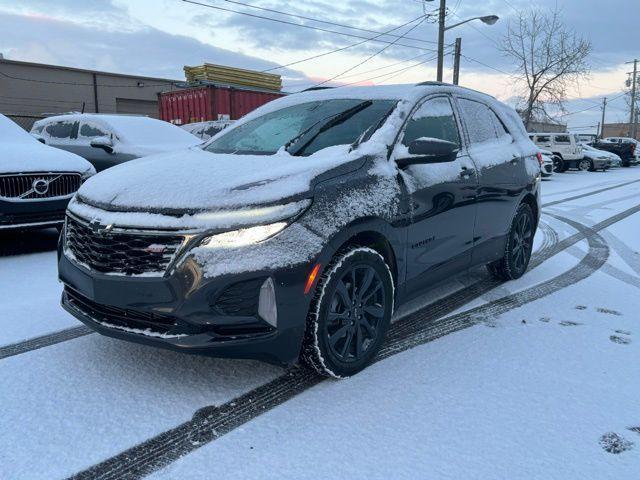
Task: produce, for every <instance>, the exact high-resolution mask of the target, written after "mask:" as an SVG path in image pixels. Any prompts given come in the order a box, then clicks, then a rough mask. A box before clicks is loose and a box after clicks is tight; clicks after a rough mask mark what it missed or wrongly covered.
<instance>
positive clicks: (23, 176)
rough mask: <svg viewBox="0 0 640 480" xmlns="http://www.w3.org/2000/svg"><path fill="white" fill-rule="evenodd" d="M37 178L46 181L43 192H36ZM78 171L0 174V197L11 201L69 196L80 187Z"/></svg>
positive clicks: (80, 177) (80, 179) (80, 181)
mask: <svg viewBox="0 0 640 480" xmlns="http://www.w3.org/2000/svg"><path fill="white" fill-rule="evenodd" d="M38 180H43V181H44V182H46V183H47V189H46V192H44V193H38V192H36V191H35V189H34V184H35V182H37V181H38ZM81 184H82V176H81V175H80V174H79V173H68V172H60V173H56V172H46V173H44V172H43V173H12V174H3V175H0V199H3V200H10V201H13V202H22V201H34V200H36V201H37V200H43V199H56V198H66V197H71V196H72V195H73V194H74V193H76V191H77V190H78V189H79V188H80V185H81Z"/></svg>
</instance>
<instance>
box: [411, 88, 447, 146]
mask: <svg viewBox="0 0 640 480" xmlns="http://www.w3.org/2000/svg"><path fill="white" fill-rule="evenodd" d="M422 137H427V138H437V139H440V140H447V141H449V142H453V143H455V144H456V145H458V146H460V136H459V135H458V124H457V123H456V119H455V117H454V115H453V108H451V103H450V102H449V99H448V98H445V97H438V98H434V99H431V100H427V101H426V102H424V103H423V104H422V105H421V106H420V108H418V110H416V112H415V113H414V114H413V116H412V117H411V120H409V122H408V123H407V128H406V129H405V131H404V137H403V139H402V143H403V145H407V146H408V145H409V144H410V143H411V142H413V141H414V140H417V139H418V138H422Z"/></svg>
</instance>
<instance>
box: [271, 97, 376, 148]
mask: <svg viewBox="0 0 640 480" xmlns="http://www.w3.org/2000/svg"><path fill="white" fill-rule="evenodd" d="M371 104H373V101H371V100H365V101H364V102H360V103H358V104H356V105H354V106H353V107H351V108H348V109H347V110H343V111H342V112H338V113H335V114H333V115H330V116H328V117H325V118H322V119H320V120H318V121H317V122H315V123H314V124H313V125H311V126H310V127H309V128H306V129H305V130H303V131H302V132H300V133H299V134H298V135H296V136H295V137H294V138H292V139H291V140H289V141H288V142H287V143H286V144H285V145H284V149H285V150H286V151H287V152H289V153H290V154H291V155H297V154H298V153H300V152H301V151H303V150H304V149H305V148H307V146H309V144H310V143H311V142H312V141H313V140H314V139H315V138H316V137H317V136H318V135H320V134H321V133H322V132H326V131H327V130H329V129H330V128H332V127H334V126H336V125H338V124H340V123H342V122H344V121H345V120H347V119H349V118H351V117H352V116H353V115H355V114H356V113H358V112H360V111H362V110H364V109H365V108H367V107H368V106H370V105H371ZM307 136H308V137H309V138H308V139H306V140H305V141H304V142H303V141H302V140H303V139H304V138H305V137H307ZM292 147H293V148H292Z"/></svg>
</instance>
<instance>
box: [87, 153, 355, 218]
mask: <svg viewBox="0 0 640 480" xmlns="http://www.w3.org/2000/svg"><path fill="white" fill-rule="evenodd" d="M359 156H360V155H358V154H357V153H356V152H349V146H348V145H340V146H336V147H329V148H326V149H324V150H321V151H319V152H317V153H315V154H314V155H311V156H309V157H294V156H291V155H289V154H288V153H287V152H284V151H280V152H278V153H276V154H274V155H228V154H215V153H210V152H206V151H204V150H202V149H200V148H192V149H188V150H182V151H179V152H171V153H165V154H160V155H153V156H150V157H145V158H141V159H138V160H134V161H131V162H126V163H123V164H121V165H118V166H116V167H113V168H110V169H108V170H105V171H104V172H101V173H100V174H98V175H96V176H94V177H93V178H91V179H90V180H88V181H87V182H85V184H84V185H83V186H82V187H81V188H80V190H79V192H78V196H79V198H80V200H81V201H82V202H84V203H88V204H91V205H94V206H96V207H101V208H106V209H109V210H120V211H123V210H124V211H127V210H129V211H146V212H157V213H162V212H167V211H171V212H177V211H186V212H198V211H215V210H224V209H234V208H245V207H246V206H248V205H260V204H268V203H272V202H277V201H279V200H281V199H285V198H288V197H292V196H295V195H297V194H301V193H304V192H306V191H308V190H309V188H310V186H311V182H312V180H313V179H314V178H315V177H316V176H317V175H319V174H321V173H324V172H326V171H328V170H330V169H332V168H333V167H336V166H338V165H341V164H343V163H346V162H348V161H350V160H355V159H356V158H358V157H359Z"/></svg>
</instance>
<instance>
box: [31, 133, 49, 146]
mask: <svg viewBox="0 0 640 480" xmlns="http://www.w3.org/2000/svg"><path fill="white" fill-rule="evenodd" d="M31 136H32V137H33V138H35V139H36V140H37V141H39V142H40V143H44V144H45V145H46V144H47V142H46V141H45V139H44V137H43V136H42V135H38V134H37V133H32V134H31Z"/></svg>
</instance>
